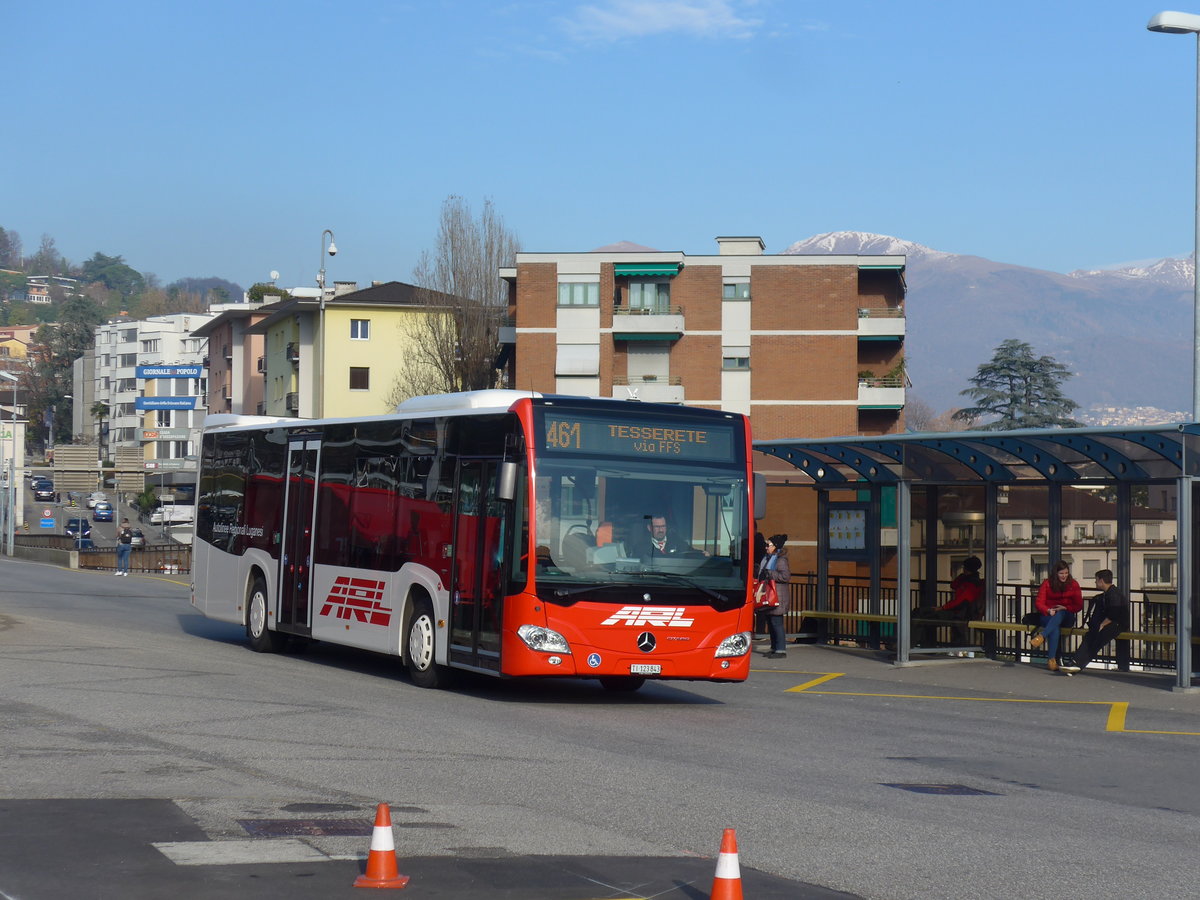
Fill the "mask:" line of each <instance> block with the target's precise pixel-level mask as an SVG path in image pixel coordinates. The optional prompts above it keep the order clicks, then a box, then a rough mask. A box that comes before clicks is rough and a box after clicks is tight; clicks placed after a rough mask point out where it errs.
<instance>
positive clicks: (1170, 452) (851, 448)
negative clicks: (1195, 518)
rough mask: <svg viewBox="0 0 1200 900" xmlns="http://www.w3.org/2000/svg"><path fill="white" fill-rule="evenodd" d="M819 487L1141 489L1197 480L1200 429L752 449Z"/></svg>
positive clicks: (1046, 431)
mask: <svg viewBox="0 0 1200 900" xmlns="http://www.w3.org/2000/svg"><path fill="white" fill-rule="evenodd" d="M754 449H755V450H758V451H759V452H761V453H767V454H770V455H771V456H776V457H778V458H780V459H782V460H784V461H786V462H788V463H790V464H791V465H793V466H795V467H796V468H797V469H799V470H800V471H802V472H804V473H805V474H806V475H808V476H809V477H810V478H812V480H813V481H814V482H815V483H816V484H823V485H828V486H830V487H833V486H836V485H838V484H840V483H846V482H868V483H876V484H894V483H896V482H898V481H908V482H911V483H914V484H922V483H924V484H960V483H963V482H997V483H1003V484H1011V483H1016V482H1023V481H1026V482H1027V481H1042V482H1061V483H1068V484H1069V483H1074V482H1083V481H1098V482H1105V481H1107V482H1111V481H1131V482H1144V481H1155V480H1159V479H1170V478H1178V477H1180V476H1181V475H1200V424H1184V425H1154V426H1148V427H1145V428H1127V427H1114V428H1069V429H1064V428H1026V429H1019V430H1015V431H959V432H929V433H919V434H895V435H882V436H875V437H867V436H851V437H835V438H804V439H794V440H793V439H786V440H771V441H755V442H754Z"/></svg>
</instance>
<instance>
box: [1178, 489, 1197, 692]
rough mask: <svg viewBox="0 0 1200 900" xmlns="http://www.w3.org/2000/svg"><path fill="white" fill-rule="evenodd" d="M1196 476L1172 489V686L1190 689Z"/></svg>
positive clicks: (1194, 582) (1185, 689)
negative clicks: (1176, 579)
mask: <svg viewBox="0 0 1200 900" xmlns="http://www.w3.org/2000/svg"><path fill="white" fill-rule="evenodd" d="M1195 489H1196V479H1194V478H1192V477H1190V476H1188V475H1183V476H1180V478H1179V488H1178V490H1177V491H1176V494H1177V495H1178V498H1179V502H1178V504H1177V506H1176V513H1175V515H1176V517H1177V518H1176V528H1177V529H1178V532H1179V540H1178V541H1177V542H1176V545H1175V546H1176V547H1177V548H1178V551H1179V556H1178V562H1177V567H1178V572H1179V591H1178V594H1177V595H1176V598H1175V686H1174V690H1177V691H1192V690H1195V689H1194V688H1193V687H1192V592H1193V591H1194V590H1195V584H1196V580H1195V567H1196V562H1195V559H1194V557H1195V552H1194V551H1195V546H1194V538H1193V530H1194V529H1193V523H1194V519H1193V510H1194V509H1195V495H1194V491H1195Z"/></svg>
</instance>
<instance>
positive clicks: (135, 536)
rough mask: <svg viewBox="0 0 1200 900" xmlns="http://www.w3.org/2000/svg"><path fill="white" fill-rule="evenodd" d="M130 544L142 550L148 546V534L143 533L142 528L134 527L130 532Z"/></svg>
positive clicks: (135, 548)
mask: <svg viewBox="0 0 1200 900" xmlns="http://www.w3.org/2000/svg"><path fill="white" fill-rule="evenodd" d="M129 534H130V541H129V546H130V547H132V548H133V549H134V550H141V549H143V548H144V547H145V546H146V536H145V535H144V534H142V529H140V528H134V529H131V530H130V532H129Z"/></svg>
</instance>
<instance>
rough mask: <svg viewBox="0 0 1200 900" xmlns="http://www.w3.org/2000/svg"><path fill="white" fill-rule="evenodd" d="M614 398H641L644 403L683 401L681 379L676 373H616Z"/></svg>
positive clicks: (613, 388) (613, 389) (613, 390)
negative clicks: (627, 374) (630, 374)
mask: <svg viewBox="0 0 1200 900" xmlns="http://www.w3.org/2000/svg"><path fill="white" fill-rule="evenodd" d="M612 398H613V399H614V400H633V399H637V400H643V401H645V402H646V403H683V402H684V390H683V380H682V379H681V378H680V377H679V376H678V375H661V376H660V375H632V376H626V375H616V376H614V377H613V387H612Z"/></svg>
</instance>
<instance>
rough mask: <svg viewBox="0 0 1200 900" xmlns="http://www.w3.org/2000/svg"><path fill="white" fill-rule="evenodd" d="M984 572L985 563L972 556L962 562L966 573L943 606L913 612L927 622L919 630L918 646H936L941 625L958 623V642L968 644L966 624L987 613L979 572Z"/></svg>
mask: <svg viewBox="0 0 1200 900" xmlns="http://www.w3.org/2000/svg"><path fill="white" fill-rule="evenodd" d="M982 568H983V560H981V559H980V558H979V557H978V556H968V557H967V558H966V559H964V560H963V561H962V571H961V572H960V573H959V575H958V577H957V578H955V579H954V580H953V581H952V582H950V590H951V591H952V592H953V595H952V596H951V597H950V599H949V600H947V601H946V602H945V603H943V604H942V605H941V606H934V607H932V608H924V609H922V608H917V609H914V610H913V618H914V619H918V620H923V621H922V622H921V624H920V625H919V626H918V629H917V634H918V646H921V647H934V646H936V645H937V644H936V640H935V638H936V633H937V629H938V625H937V624H935V623H938V622H955V623H956V624H955V626H954V640H955V641H956V642H957V643H959V644H965V643H966V642H967V627H966V625H964V624H961V623H963V622H966V621H968V620H969V619H972V618H978V617H979V616H980V615H981V614H982V612H983V608H982V607H983V579H982V578H980V577H979V570H980V569H982Z"/></svg>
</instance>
